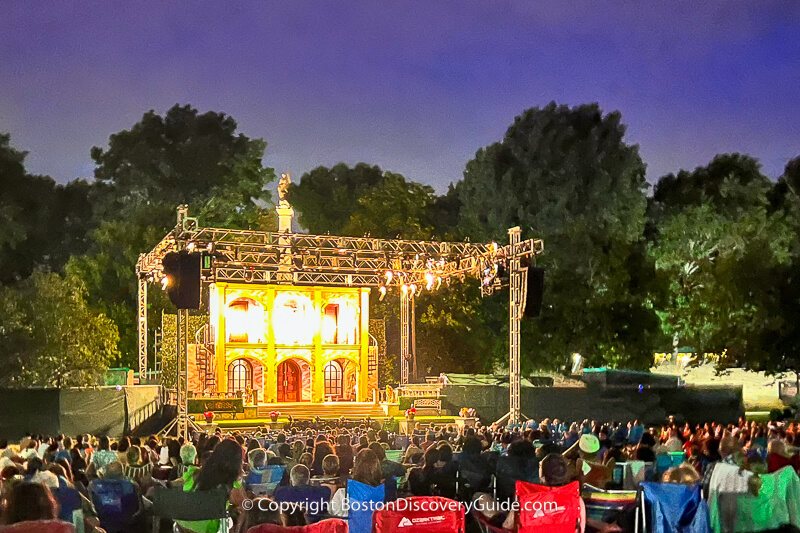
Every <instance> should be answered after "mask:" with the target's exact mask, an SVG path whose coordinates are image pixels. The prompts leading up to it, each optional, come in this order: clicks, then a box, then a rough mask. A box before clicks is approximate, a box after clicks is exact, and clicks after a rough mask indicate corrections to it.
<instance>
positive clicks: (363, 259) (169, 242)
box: [136, 205, 544, 422]
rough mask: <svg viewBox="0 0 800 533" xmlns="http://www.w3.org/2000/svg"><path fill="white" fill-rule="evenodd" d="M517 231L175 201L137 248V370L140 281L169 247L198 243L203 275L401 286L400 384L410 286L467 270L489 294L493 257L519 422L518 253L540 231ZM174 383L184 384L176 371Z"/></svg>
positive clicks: (142, 312)
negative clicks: (249, 225)
mask: <svg viewBox="0 0 800 533" xmlns="http://www.w3.org/2000/svg"><path fill="white" fill-rule="evenodd" d="M520 233H521V231H520V228H518V227H517V228H512V229H510V230H509V238H510V243H509V244H508V245H505V246H500V245H498V244H497V243H494V242H493V243H470V242H433V241H417V240H405V239H373V238H369V237H363V238H359V237H338V236H332V235H306V234H302V233H288V232H264V231H252V230H235V229H222V228H201V227H199V225H198V223H197V220H196V219H194V218H190V217H189V210H188V207H187V206H185V205H181V206H179V207H178V220H177V224H176V226H175V228H173V229H172V230H171V231H170V232H169V233H167V235H166V236H165V237H164V238H163V239H162V240H161V241H160V242H159V243H158V244H157V245H156V246H155V247H154V248H153V249H152V250H151V251H150V252H148V253H146V254H142V255H141V256H140V258H139V262H138V263H137V266H136V273H137V276H138V278H139V324H138V326H139V371H140V375H142V374H144V373H145V372H146V370H147V369H146V366H147V341H146V333H147V294H146V293H147V287H146V283H147V282H154V281H159V280H160V279H161V277H163V270H162V264H161V261H162V259H163V258H164V256H165V255H166V254H167V253H169V252H177V251H180V250H187V251H198V252H203V253H204V254H206V255H207V256H208V257H210V259H211V264H210V266H208V265H205V264H204V265H203V267H204V268H203V269H202V278H203V282H204V283H214V282H234V283H255V284H266V283H269V284H279V285H280V284H283V285H312V286H313V285H319V286H333V287H373V288H378V287H387V288H389V287H400V288H403V287H405V289H404V290H401V291H400V295H401V305H400V308H401V320H400V322H401V358H400V359H401V384H406V383H408V378H409V371H410V369H409V365H410V356H411V350H410V348H409V327H408V325H409V301H410V299H411V298H413V292H417V293H419V292H421V291H422V290H423V289H424V288H425V287H426V286H427V285H430V284H431V280H433V283H434V284H435V285H436V286H437V287H438V286H439V285H441V283H442V282H444V281H447V282H449V281H451V280H452V279H453V278H457V279H459V280H463V279H465V278H466V277H467V276H472V277H477V278H478V279H480V280H482V281H481V291H482V293H483V294H491V293H492V292H493V291H494V289H496V288H498V287H499V281H498V279H497V274H498V265H504V266H505V267H506V269H507V271H508V275H509V278H510V282H511V288H512V290H511V296H510V309H509V325H510V329H509V352H510V353H509V364H510V367H509V374H510V375H509V389H510V394H511V396H512V397H511V404H510V407H511V411H510V413H509V415H507V416H510V418H511V421H513V422H518V421H519V417H520V413H519V382H520V370H519V355H520V344H519V342H520V341H519V323H520V320H521V317H522V312H523V310H524V305H525V290H526V283H525V278H526V277H527V276H526V274H527V269H526V268H523V267H522V266H521V262H520V259H522V258H524V257H534V256H536V255H538V254H540V253H542V252H543V251H544V242H543V241H542V240H541V239H527V240H524V241H523V240H520ZM389 272H391V275H388V273H389ZM412 285H416V287H415V288H414V289H415V290H409V288H410V287H411V286H412ZM409 292H411V293H412V294H409ZM404 295H405V297H404ZM403 317H405V319H404V318H403ZM143 332H144V338H143ZM185 351H186V349H185V348H184V349H183V352H185ZM178 353H179V354H180V353H182V352H181V351H179V352H178ZM179 360H180V358H179ZM179 377H180V373H179ZM179 385H184V384H182V383H180V379H179ZM180 388H181V386H179V389H180ZM179 394H180V391H179ZM184 394H185V391H184ZM184 403H185V402H184ZM179 409H180V407H179Z"/></svg>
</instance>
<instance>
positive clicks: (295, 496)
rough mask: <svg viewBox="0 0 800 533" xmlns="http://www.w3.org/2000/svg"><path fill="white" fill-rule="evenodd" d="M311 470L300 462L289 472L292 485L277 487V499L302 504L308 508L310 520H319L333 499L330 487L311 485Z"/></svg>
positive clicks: (277, 500) (279, 501)
mask: <svg viewBox="0 0 800 533" xmlns="http://www.w3.org/2000/svg"><path fill="white" fill-rule="evenodd" d="M310 479H311V471H310V470H309V469H308V467H307V466H306V465H303V464H298V465H295V466H294V468H292V471H291V472H290V473H289V481H290V483H291V485H285V486H282V487H278V488H277V489H275V496H274V498H275V501H276V502H278V503H281V502H290V503H297V504H300V505H301V506H302V507H304V508H305V510H306V515H307V516H308V520H309V522H317V521H319V520H320V519H321V518H322V517H323V515H324V514H325V513H326V512H327V509H328V503H329V502H330V499H331V491H330V489H329V488H328V487H315V486H313V485H309V480H310Z"/></svg>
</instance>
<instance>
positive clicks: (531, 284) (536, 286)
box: [525, 266, 544, 318]
mask: <svg viewBox="0 0 800 533" xmlns="http://www.w3.org/2000/svg"><path fill="white" fill-rule="evenodd" d="M542 296H544V268H542V267H536V266H529V267H528V291H527V294H526V296H525V316H527V317H529V318H536V317H538V316H539V315H540V314H541V313H542Z"/></svg>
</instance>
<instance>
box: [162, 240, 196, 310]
mask: <svg viewBox="0 0 800 533" xmlns="http://www.w3.org/2000/svg"><path fill="white" fill-rule="evenodd" d="M161 264H162V266H163V269H164V276H165V277H166V290H167V296H169V299H170V301H172V303H173V304H175V307H177V308H178V309H199V308H200V254H199V253H189V252H187V251H185V250H183V251H180V252H177V253H176V252H170V253H168V254H167V255H165V256H164V258H163V259H162V260H161Z"/></svg>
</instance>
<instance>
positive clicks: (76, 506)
mask: <svg viewBox="0 0 800 533" xmlns="http://www.w3.org/2000/svg"><path fill="white" fill-rule="evenodd" d="M52 493H53V497H55V499H56V501H57V502H58V518H59V520H63V521H65V522H72V513H74V512H75V511H79V510H80V509H81V508H82V505H81V493H80V492H78V491H77V490H76V489H73V488H72V487H68V486H66V485H60V486H59V487H58V488H57V489H52Z"/></svg>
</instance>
